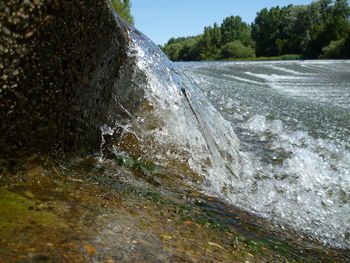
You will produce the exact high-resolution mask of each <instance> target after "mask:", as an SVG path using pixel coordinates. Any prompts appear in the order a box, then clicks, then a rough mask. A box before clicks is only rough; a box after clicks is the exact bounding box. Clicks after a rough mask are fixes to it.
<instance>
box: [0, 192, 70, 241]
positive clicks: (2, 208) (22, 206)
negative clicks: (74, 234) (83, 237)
mask: <svg viewBox="0 0 350 263" xmlns="http://www.w3.org/2000/svg"><path fill="white" fill-rule="evenodd" d="M29 193H30V192H29V191H27V193H26V195H30V194H29ZM47 207H48V206H47V204H45V203H43V202H38V201H36V200H31V199H28V198H26V197H23V196H21V195H19V194H16V193H13V192H9V191H6V190H0V235H1V237H2V238H7V237H9V235H13V234H14V233H15V232H16V230H18V229H19V228H20V227H21V226H22V227H23V226H26V225H28V224H37V225H42V226H51V227H67V225H66V223H65V222H64V221H62V220H61V219H59V218H58V217H57V216H56V215H55V214H53V213H50V212H47V211H45V210H46V209H47Z"/></svg>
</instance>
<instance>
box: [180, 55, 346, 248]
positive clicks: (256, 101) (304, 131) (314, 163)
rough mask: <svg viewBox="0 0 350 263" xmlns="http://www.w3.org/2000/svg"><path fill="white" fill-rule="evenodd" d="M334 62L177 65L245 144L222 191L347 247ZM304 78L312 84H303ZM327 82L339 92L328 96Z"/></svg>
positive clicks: (341, 71) (341, 83)
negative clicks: (240, 170) (237, 174)
mask: <svg viewBox="0 0 350 263" xmlns="http://www.w3.org/2000/svg"><path fill="white" fill-rule="evenodd" d="M330 64H331V65H330ZM335 64H336V65H335V66H334V67H333V64H332V62H331V61H329V62H320V63H318V62H313V63H312V62H278V63H277V62H272V63H270V62H265V63H261V62H259V63H250V64H249V65H247V64H244V63H203V64H194V65H186V66H185V70H186V74H188V75H190V76H191V77H192V78H193V79H194V80H195V81H196V82H197V84H198V85H199V86H200V87H201V88H203V90H204V91H205V92H206V93H207V94H208V96H209V98H210V99H211V100H212V102H213V103H214V104H215V105H216V106H217V108H218V109H219V110H220V111H221V113H222V114H223V115H224V116H225V118H226V119H228V120H230V121H231V122H232V123H233V124H234V125H235V126H236V127H237V128H236V130H237V132H238V135H239V137H240V139H241V145H242V149H243V150H244V151H245V153H241V154H243V155H244V154H245V155H246V158H244V161H245V162H244V164H243V167H244V174H243V175H242V177H241V178H239V179H237V180H234V182H233V187H232V188H231V189H230V191H228V192H227V194H226V196H227V198H228V199H229V200H230V201H231V202H233V203H235V204H238V205H239V206H240V207H242V208H245V209H247V210H249V211H253V212H255V213H257V214H259V215H262V216H264V217H266V218H269V219H270V220H272V221H274V222H276V223H278V224H282V225H289V226H292V227H293V228H294V229H296V230H298V231H300V232H301V233H304V234H307V235H309V236H311V237H313V238H315V239H317V240H318V241H320V242H322V243H324V244H325V245H330V246H334V247H341V248H349V247H350V241H349V233H350V228H349V225H350V195H349V193H350V162H349V160H350V159H349V156H350V147H349V135H350V129H349V128H350V123H349V119H350V112H349V110H348V109H347V107H348V105H350V100H349V99H348V97H347V96H348V95H347V94H349V93H348V91H349V78H348V77H346V76H349V72H348V69H349V68H348V62H347V61H343V62H342V63H338V62H336V63H335ZM298 72H299V73H298ZM327 79H328V82H326V80H327ZM311 82H312V89H311V88H310V87H309V86H308V85H306V86H304V84H305V83H311ZM335 85H336V86H337V88H336V89H332V88H331V87H333V86H335ZM334 90H335V91H339V92H341V94H344V95H345V96H342V95H339V94H338V95H339V96H340V97H341V98H339V97H337V96H329V94H330V93H333V91H334ZM336 94H337V93H335V94H334V95H336ZM339 101H342V103H338V102H339Z"/></svg>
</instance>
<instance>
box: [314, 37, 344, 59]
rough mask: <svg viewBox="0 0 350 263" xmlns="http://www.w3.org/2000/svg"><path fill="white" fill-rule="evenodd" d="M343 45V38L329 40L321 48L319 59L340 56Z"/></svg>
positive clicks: (341, 55)
mask: <svg viewBox="0 0 350 263" xmlns="http://www.w3.org/2000/svg"><path fill="white" fill-rule="evenodd" d="M344 46H345V38H342V39H339V40H336V41H331V43H329V45H328V46H326V47H324V48H323V49H322V54H321V55H320V57H319V58H321V59H331V58H342V57H343V50H344V48H345V47H344Z"/></svg>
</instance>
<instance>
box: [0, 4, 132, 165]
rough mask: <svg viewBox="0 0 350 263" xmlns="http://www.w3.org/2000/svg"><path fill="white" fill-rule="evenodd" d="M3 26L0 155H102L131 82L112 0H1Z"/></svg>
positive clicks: (0, 30)
mask: <svg viewBox="0 0 350 263" xmlns="http://www.w3.org/2000/svg"><path fill="white" fill-rule="evenodd" d="M0 24H1V27H0V50H2V52H0V53H1V54H2V55H1V59H0V61H1V66H0V105H1V106H0V134H1V136H0V148H1V152H0V157H1V158H4V157H18V156H26V155H32V154H34V153H41V154H46V153H49V152H53V151H59V152H66V153H67V152H68V153H85V152H92V151H96V150H98V148H99V146H100V145H101V130H100V127H101V126H102V125H104V124H107V125H109V124H113V123H114V121H115V119H116V118H122V117H123V111H122V110H121V109H120V108H118V107H119V106H118V105H117V104H116V103H113V102H114V100H115V97H116V96H118V94H121V93H125V91H121V90H120V89H121V88H124V89H125V88H126V87H127V85H125V84H127V82H128V80H123V81H120V83H123V87H120V84H118V83H119V82H118V79H119V78H120V68H121V67H122V65H124V64H125V63H126V50H127V47H128V45H129V41H130V40H129V37H128V30H127V26H126V25H125V24H124V22H122V21H121V19H119V18H118V16H117V15H115V13H114V12H113V11H112V8H111V7H110V4H109V1H108V0H92V1H85V0H60V1H58V0H35V1H28V0H6V1H1V2H0ZM128 63H130V62H128ZM118 85H119V86H118ZM128 99H129V100H130V101H129V104H130V105H131V107H132V106H135V107H136V106H137V104H138V103H139V101H138V100H137V99H132V98H131V99H130V98H128Z"/></svg>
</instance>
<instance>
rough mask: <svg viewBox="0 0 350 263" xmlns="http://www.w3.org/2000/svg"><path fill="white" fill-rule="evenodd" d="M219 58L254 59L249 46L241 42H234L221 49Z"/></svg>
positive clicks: (253, 53) (252, 50) (253, 52)
mask: <svg viewBox="0 0 350 263" xmlns="http://www.w3.org/2000/svg"><path fill="white" fill-rule="evenodd" d="M221 58H222V59H228V58H255V51H254V49H253V48H251V47H250V46H245V45H243V44H242V42H241V41H239V40H236V41H233V42H229V43H227V44H225V45H224V46H223V47H222V49H221Z"/></svg>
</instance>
